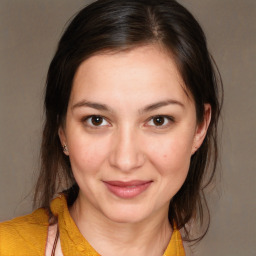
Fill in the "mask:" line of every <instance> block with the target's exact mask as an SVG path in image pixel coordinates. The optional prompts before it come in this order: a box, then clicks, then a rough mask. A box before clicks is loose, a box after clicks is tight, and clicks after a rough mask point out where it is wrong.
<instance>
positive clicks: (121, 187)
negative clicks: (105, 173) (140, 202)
mask: <svg viewBox="0 0 256 256" xmlns="http://www.w3.org/2000/svg"><path fill="white" fill-rule="evenodd" d="M104 183H105V185H106V186H107V188H108V190H109V191H110V192H112V193H113V194H114V195H116V196H118V197H121V198H133V197H136V196H138V195H139V194H141V193H142V192H143V191H145V190H146V189H147V188H148V187H149V186H150V185H151V183H152V181H141V180H132V181H128V182H123V181H104Z"/></svg>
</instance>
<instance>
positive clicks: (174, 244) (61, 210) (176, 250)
mask: <svg viewBox="0 0 256 256" xmlns="http://www.w3.org/2000/svg"><path fill="white" fill-rule="evenodd" d="M50 207H51V211H52V213H53V214H54V215H55V216H56V217H57V218H58V226H59V232H60V243H61V248H62V251H63V255H68V253H67V252H69V251H70V247H75V248H76V250H77V251H79V252H81V254H85V253H86V255H90V256H100V254H99V253H98V252H97V251H96V250H95V249H94V248H93V247H92V246H91V245H90V243H89V242H88V241H87V240H86V239H85V238H84V236H83V235H82V234H81V232H80V231H79V229H78V227H77V225H76V224H75V222H74V220H73V219H72V217H71V215H70V213H69V210H68V206H67V200H66V196H65V195H64V194H59V195H58V196H57V197H56V198H55V199H54V200H53V201H52V202H51V206H50ZM67 241H68V242H67ZM65 252H66V253H65ZM174 255H175V256H185V251H184V247H183V242H182V238H181V235H180V232H179V230H178V229H177V227H176V225H174V229H173V233H172V236H171V240H170V242H169V244H168V246H167V248H166V250H165V252H164V254H163V256H174Z"/></svg>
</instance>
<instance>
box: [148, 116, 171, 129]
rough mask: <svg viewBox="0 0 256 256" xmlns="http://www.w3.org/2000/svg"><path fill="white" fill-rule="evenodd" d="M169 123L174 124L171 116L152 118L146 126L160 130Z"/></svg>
mask: <svg viewBox="0 0 256 256" xmlns="http://www.w3.org/2000/svg"><path fill="white" fill-rule="evenodd" d="M170 122H174V118H173V117H171V116H153V117H151V119H150V120H149V122H148V123H147V125H149V126H155V127H159V128H161V127H165V126H168V125H169V124H170Z"/></svg>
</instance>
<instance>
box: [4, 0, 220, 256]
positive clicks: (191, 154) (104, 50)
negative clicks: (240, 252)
mask: <svg viewBox="0 0 256 256" xmlns="http://www.w3.org/2000/svg"><path fill="white" fill-rule="evenodd" d="M218 97H219V95H218V87H217V78H216V74H215V71H214V68H213V65H212V62H211V57H210V55H209V53H208V50H207V46H206V41H205V36H204V34H203V31H202V30H201V28H200V26H199V24H198V23H197V21H196V20H195V19H194V18H193V16H192V15H191V14H190V13H189V12H188V11H187V10H186V9H185V8H184V7H182V6H181V5H180V4H178V3H177V2H176V1H172V0H150V1H148V0H147V1H146V0H99V1H96V2H94V3H92V4H91V5H89V6H87V7H86V8H84V9H83V10H81V11H80V12H79V13H78V14H77V15H76V17H75V18H74V19H73V21H72V22H71V23H70V25H69V26H68V28H67V29H66V31H65V33H64V34H63V36H62V38H61V40H60V42H59V45H58V49H57V52H56V54H55V56H54V58H53V60H52V62H51V65H50V68H49V71H48V78H47V88H46V94H45V113H46V121H45V126H44V132H43V140H42V148H41V152H42V153H41V154H42V167H41V173H40V176H39V179H38V183H37V187H36V192H35V205H39V206H40V207H41V208H39V209H38V210H36V211H35V212H33V213H32V214H30V215H28V216H25V217H20V218H16V219H14V220H12V221H9V222H5V223H2V224H1V226H0V232H1V245H0V253H1V255H54V254H55V255H104V256H108V255H154V256H156V255H166V256H167V255H168V256H170V255H180V256H181V255H185V252H184V248H183V244H182V237H181V234H180V232H179V230H181V229H182V230H183V231H184V234H183V240H192V237H191V234H190V231H193V230H190V229H189V226H190V225H191V223H192V222H193V223H196V222H197V221H199V222H200V221H201V222H202V221H203V217H205V216H204V215H205V213H204V211H203V209H204V207H203V205H204V193H203V189H204V187H205V186H206V185H207V184H209V183H210V181H211V180H212V178H213V175H214V171H215V167H216V161H217V145H216V127H217V121H218V117H219V112H220V104H219V100H218ZM210 163H212V164H210ZM209 164H210V165H209ZM204 177H208V180H204V179H203V178H204ZM60 191H63V192H62V193H60ZM203 233H204V232H203ZM203 235H204V234H202V236H203ZM199 238H200V237H199Z"/></svg>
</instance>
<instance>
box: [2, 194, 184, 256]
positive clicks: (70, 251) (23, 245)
mask: <svg viewBox="0 0 256 256" xmlns="http://www.w3.org/2000/svg"><path fill="white" fill-rule="evenodd" d="M51 210H52V212H53V214H54V215H55V216H57V217H58V226H59V232H60V244H61V250H62V253H63V255H64V256H80V255H81V256H82V255H83V256H84V255H86V256H100V254H98V253H97V252H96V251H95V249H94V248H92V246H91V245H90V244H89V243H88V241H86V239H85V238H84V237H83V236H82V234H81V233H80V231H79V230H78V228H77V226H76V224H75V222H74V221H73V219H72V218H71V216H70V214H69V210H68V206H67V202H66V198H65V196H64V195H60V196H58V197H57V198H55V199H54V200H53V201H52V203H51ZM48 226H49V223H48V215H47V213H46V211H45V210H44V209H43V208H40V209H38V210H36V211H34V212H33V213H32V214H29V215H26V216H23V217H18V218H15V219H13V220H10V221H6V222H3V223H0V255H1V256H10V255H15V256H34V255H36V256H39V255H45V250H46V242H47V234H48ZM163 256H185V251H184V248H183V243H182V239H181V235H180V232H179V231H178V230H177V229H174V230H173V234H172V237H171V240H170V242H169V245H168V247H167V249H166V251H165V252H164V255H163Z"/></svg>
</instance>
